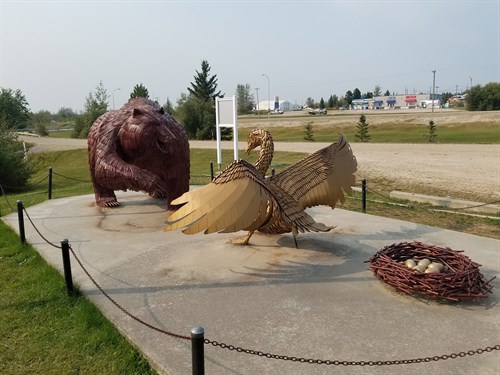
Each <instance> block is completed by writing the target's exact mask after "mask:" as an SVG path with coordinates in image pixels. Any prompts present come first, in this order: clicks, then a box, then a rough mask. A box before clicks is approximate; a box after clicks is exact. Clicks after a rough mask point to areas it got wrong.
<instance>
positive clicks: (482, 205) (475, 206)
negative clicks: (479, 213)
mask: <svg viewBox="0 0 500 375" xmlns="http://www.w3.org/2000/svg"><path fill="white" fill-rule="evenodd" d="M366 190H368V191H370V192H371V193H374V194H377V195H379V196H381V197H382V198H385V199H387V200H389V201H392V202H394V199H393V198H391V197H389V196H387V195H384V194H382V193H380V192H378V191H376V190H374V189H372V188H369V187H367V188H366ZM497 203H500V200H496V201H491V202H488V203H481V204H477V205H474V206H467V207H459V208H450V207H448V208H447V210H449V211H461V210H468V209H471V208H478V207H484V206H488V205H490V204H497ZM408 207H410V208H422V209H426V208H428V207H427V206H423V205H418V204H408Z"/></svg>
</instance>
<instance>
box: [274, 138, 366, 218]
mask: <svg viewBox="0 0 500 375" xmlns="http://www.w3.org/2000/svg"><path fill="white" fill-rule="evenodd" d="M357 165H358V164H357V162H356V158H355V157H354V155H353V153H352V150H351V146H350V145H349V143H348V142H347V140H346V139H345V137H344V135H343V134H340V136H339V140H338V141H337V142H335V143H333V144H331V145H330V146H328V147H325V148H323V149H321V150H318V151H316V152H315V153H313V154H311V155H308V156H306V157H305V158H304V159H302V160H300V161H298V162H297V163H295V164H293V165H291V166H289V167H288V168H286V169H285V170H283V171H282V172H281V173H278V174H276V175H274V176H272V177H271V182H273V183H275V184H276V185H278V186H279V187H281V188H282V189H283V190H285V191H286V192H287V193H288V194H290V195H291V196H292V197H293V198H294V199H295V200H297V201H298V202H299V204H300V205H301V207H302V208H304V209H305V208H307V207H312V206H318V205H328V206H331V207H332V208H334V207H335V205H336V204H337V202H339V201H340V202H341V203H344V201H345V196H344V192H346V193H348V194H349V195H350V194H352V188H351V186H353V185H354V184H355V183H356V178H355V176H354V173H355V172H356V169H357Z"/></svg>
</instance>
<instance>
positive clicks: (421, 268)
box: [414, 264, 427, 272]
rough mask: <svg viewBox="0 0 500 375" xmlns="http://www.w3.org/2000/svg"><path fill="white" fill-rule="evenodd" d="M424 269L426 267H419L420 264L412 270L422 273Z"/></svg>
mask: <svg viewBox="0 0 500 375" xmlns="http://www.w3.org/2000/svg"><path fill="white" fill-rule="evenodd" d="M426 269H427V267H426V266H423V265H421V264H419V265H418V266H416V267H415V268H414V270H417V271H418V272H424V271H425V270H426Z"/></svg>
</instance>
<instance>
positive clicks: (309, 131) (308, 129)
mask: <svg viewBox="0 0 500 375" xmlns="http://www.w3.org/2000/svg"><path fill="white" fill-rule="evenodd" d="M304 139H305V140H306V141H314V135H313V127H312V122H308V123H307V124H306V126H305V135H304Z"/></svg>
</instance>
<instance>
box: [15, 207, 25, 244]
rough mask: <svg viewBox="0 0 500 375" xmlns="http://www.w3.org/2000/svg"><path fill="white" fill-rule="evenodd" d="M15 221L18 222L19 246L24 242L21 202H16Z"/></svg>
mask: <svg viewBox="0 0 500 375" xmlns="http://www.w3.org/2000/svg"><path fill="white" fill-rule="evenodd" d="M17 221H19V238H21V245H23V244H24V243H25V242H26V233H24V215H23V201H21V200H19V201H17Z"/></svg>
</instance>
